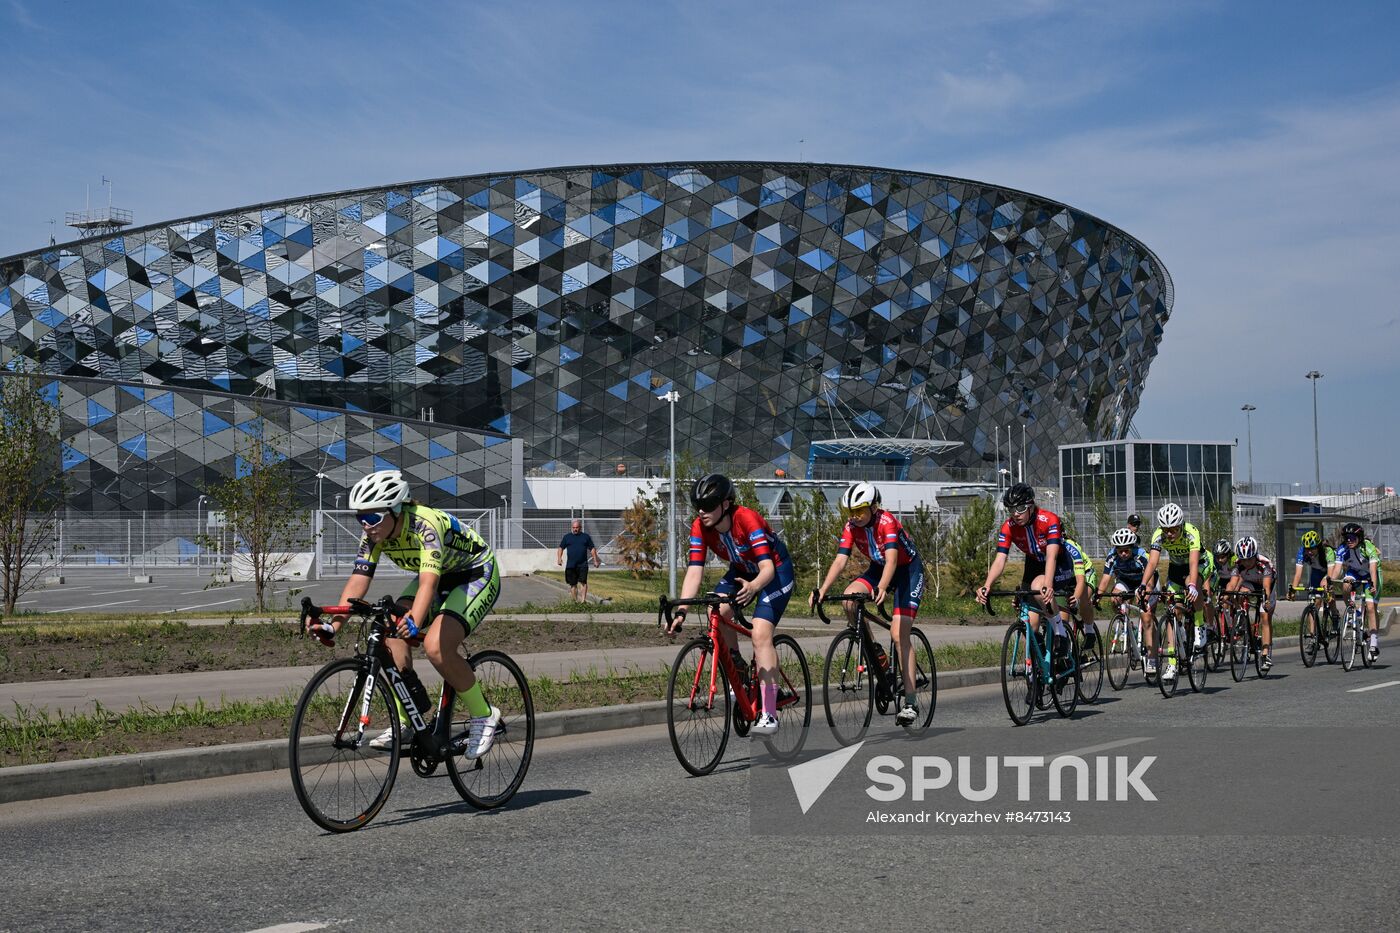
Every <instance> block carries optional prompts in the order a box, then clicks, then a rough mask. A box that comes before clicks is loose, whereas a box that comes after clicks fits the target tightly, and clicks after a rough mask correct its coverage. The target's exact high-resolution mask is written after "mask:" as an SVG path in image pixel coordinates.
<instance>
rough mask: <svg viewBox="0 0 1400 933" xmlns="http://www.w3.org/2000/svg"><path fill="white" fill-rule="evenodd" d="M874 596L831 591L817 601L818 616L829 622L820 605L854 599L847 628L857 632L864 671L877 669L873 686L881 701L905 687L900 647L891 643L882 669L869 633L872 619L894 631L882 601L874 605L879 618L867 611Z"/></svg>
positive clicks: (891, 620) (870, 671) (898, 693)
mask: <svg viewBox="0 0 1400 933" xmlns="http://www.w3.org/2000/svg"><path fill="white" fill-rule="evenodd" d="M874 598H875V597H874V596H873V595H871V594H869V593H842V594H830V595H828V596H826V597H824V598H822V599H819V600H817V604H816V606H817V617H818V618H819V619H821V620H822V622H823V623H825V624H827V625H830V624H831V619H830V618H829V617H828V616H827V614H826V610H824V609H823V608H822V606H823V605H825V604H826V603H838V602H839V603H845V602H854V603H855V604H856V612H855V617H854V618H850V617H847V619H846V628H848V629H850V630H851V631H854V632H858V633H859V634H860V651H861V658H862V659H863V660H864V662H865V670H866V672H867V673H875V672H878V676H876V677H875V678H874V680H875V686H876V689H877V690H878V691H879V693H878V698H879V699H880V700H882V701H884V702H893V701H894V700H895V698H896V697H898V696H899V695H900V693H901V692H902V691H903V689H904V674H903V671H902V668H901V666H900V665H901V656H900V654H899V646H898V645H895V644H893V643H891V649H892V653H891V654H890V656H889V668H888V669H886V670H881V665H880V657H879V654H878V650H879V646H878V644H877V643H876V641H875V636H874V634H873V633H872V632H871V629H870V623H871V622H872V621H873V622H874V623H875V624H876V625H878V626H880V627H881V628H882V629H884V630H885V631H887V632H890V633H891V634H893V631H894V630H893V628H892V626H893V624H894V620H893V619H891V618H890V616H889V614H888V613H886V612H885V605H884V603H877V604H876V610H877V611H878V612H879V614H880V615H879V616H878V617H877V616H872V615H871V614H870V612H869V610H868V609H866V603H868V602H870V601H871V600H873V599H874ZM911 646H912V642H911Z"/></svg>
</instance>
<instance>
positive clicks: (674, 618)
mask: <svg viewBox="0 0 1400 933" xmlns="http://www.w3.org/2000/svg"><path fill="white" fill-rule="evenodd" d="M684 621H685V607H684V606H677V607H676V608H675V609H673V610H671V624H670V625H668V626H666V634H667V635H671V636H675V634H676V633H677V632H679V631H680V630H681V623H682V622H684Z"/></svg>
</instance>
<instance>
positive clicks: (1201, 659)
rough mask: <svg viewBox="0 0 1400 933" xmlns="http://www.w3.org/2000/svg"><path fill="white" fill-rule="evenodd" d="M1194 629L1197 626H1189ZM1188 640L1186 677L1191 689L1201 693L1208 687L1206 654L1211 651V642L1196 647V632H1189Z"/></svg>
mask: <svg viewBox="0 0 1400 933" xmlns="http://www.w3.org/2000/svg"><path fill="white" fill-rule="evenodd" d="M1188 628H1191V629H1194V628H1195V626H1188ZM1187 639H1188V640H1187V642H1186V679H1187V680H1189V681H1190V682H1191V691H1192V692H1193V693H1200V692H1201V691H1202V690H1204V689H1205V688H1206V674H1207V673H1208V672H1207V671H1206V656H1207V655H1208V654H1209V653H1210V644H1209V643H1207V644H1204V645H1202V646H1201V647H1199V648H1197V647H1196V633H1195V632H1194V631H1189V632H1187Z"/></svg>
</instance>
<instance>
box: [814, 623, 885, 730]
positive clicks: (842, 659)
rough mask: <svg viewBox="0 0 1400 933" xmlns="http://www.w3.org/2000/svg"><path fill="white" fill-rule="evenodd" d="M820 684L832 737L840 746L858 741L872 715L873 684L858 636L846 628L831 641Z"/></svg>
mask: <svg viewBox="0 0 1400 933" xmlns="http://www.w3.org/2000/svg"><path fill="white" fill-rule="evenodd" d="M822 683H823V684H825V689H824V690H823V691H822V693H823V699H822V705H823V706H824V707H825V708H826V724H827V725H828V726H830V727H831V734H832V735H834V736H835V737H836V741H838V742H840V743H841V744H842V745H853V744H855V743H856V742H859V741H860V740H861V738H862V737H863V736H864V735H865V730H866V729H868V728H870V717H871V715H873V713H874V712H875V681H874V679H873V678H872V677H870V676H869V675H868V674H867V672H866V670H865V658H864V656H863V654H862V652H861V649H860V634H859V633H857V632H853V631H851V630H850V629H847V630H846V631H844V632H842V633H841V634H839V635H837V636H836V637H835V638H833V639H832V640H831V647H829V648H827V649H826V663H825V664H824V665H823V666H822Z"/></svg>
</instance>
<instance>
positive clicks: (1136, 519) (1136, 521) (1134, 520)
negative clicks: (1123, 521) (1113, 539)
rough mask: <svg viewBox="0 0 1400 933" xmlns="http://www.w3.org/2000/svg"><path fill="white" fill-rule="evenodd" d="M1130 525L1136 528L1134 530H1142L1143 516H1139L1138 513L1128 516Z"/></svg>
mask: <svg viewBox="0 0 1400 933" xmlns="http://www.w3.org/2000/svg"><path fill="white" fill-rule="evenodd" d="M1128 524H1129V525H1131V526H1132V527H1134V528H1141V527H1142V516H1141V515H1139V514H1138V513H1136V512H1134V513H1133V514H1132V515H1129V516H1128Z"/></svg>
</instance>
